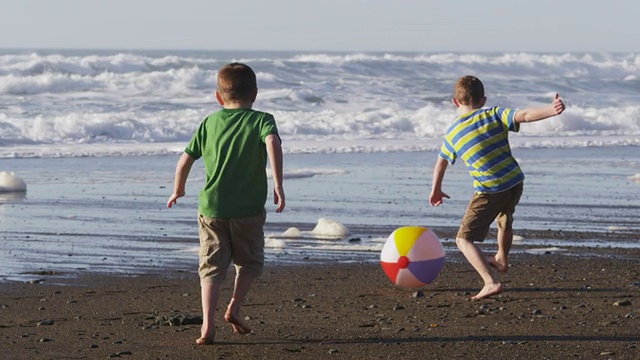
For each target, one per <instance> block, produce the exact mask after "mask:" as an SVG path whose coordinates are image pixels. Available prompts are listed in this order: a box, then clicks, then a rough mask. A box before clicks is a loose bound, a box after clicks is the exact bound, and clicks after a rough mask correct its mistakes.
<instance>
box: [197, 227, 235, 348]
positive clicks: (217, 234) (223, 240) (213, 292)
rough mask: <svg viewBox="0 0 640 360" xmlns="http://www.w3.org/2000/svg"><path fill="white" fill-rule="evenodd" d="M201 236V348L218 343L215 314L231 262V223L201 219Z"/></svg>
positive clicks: (199, 341) (198, 340)
mask: <svg viewBox="0 0 640 360" xmlns="http://www.w3.org/2000/svg"><path fill="white" fill-rule="evenodd" d="M198 224H199V225H198V230H199V234H200V252H199V268H198V274H199V276H200V294H201V300H202V327H201V330H200V338H198V339H197V340H196V344H198V345H208V344H213V342H214V340H215V314H216V308H217V306H218V301H219V299H220V288H221V287H222V283H223V281H224V278H225V276H226V272H227V269H228V268H229V264H230V263H231V246H230V236H229V229H228V224H227V221H226V220H225V219H215V218H208V217H205V216H202V215H200V216H199V217H198Z"/></svg>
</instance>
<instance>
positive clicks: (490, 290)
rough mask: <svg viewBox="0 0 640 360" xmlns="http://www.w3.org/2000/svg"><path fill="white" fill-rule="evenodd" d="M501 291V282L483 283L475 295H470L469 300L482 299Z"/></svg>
mask: <svg viewBox="0 0 640 360" xmlns="http://www.w3.org/2000/svg"><path fill="white" fill-rule="evenodd" d="M501 292H502V284H500V283H497V284H492V285H485V286H484V287H483V288H482V290H480V292H479V293H477V294H476V296H473V297H471V300H480V299H484V298H487V297H489V296H491V295H496V294H500V293H501Z"/></svg>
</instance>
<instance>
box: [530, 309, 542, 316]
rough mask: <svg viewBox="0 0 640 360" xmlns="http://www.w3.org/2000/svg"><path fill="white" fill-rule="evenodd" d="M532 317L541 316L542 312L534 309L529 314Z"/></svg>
mask: <svg viewBox="0 0 640 360" xmlns="http://www.w3.org/2000/svg"><path fill="white" fill-rule="evenodd" d="M531 313H532V314H533V315H541V314H542V310H540V309H535V310H533V311H532V312H531Z"/></svg>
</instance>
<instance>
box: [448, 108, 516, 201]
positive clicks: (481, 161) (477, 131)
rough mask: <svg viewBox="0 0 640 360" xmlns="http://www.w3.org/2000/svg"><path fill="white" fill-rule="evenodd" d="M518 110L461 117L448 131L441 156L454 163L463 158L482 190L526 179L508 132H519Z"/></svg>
mask: <svg viewBox="0 0 640 360" xmlns="http://www.w3.org/2000/svg"><path fill="white" fill-rule="evenodd" d="M516 111H517V110H516V109H506V108H500V107H493V108H489V109H478V110H475V111H473V112H470V113H468V114H465V115H463V116H460V117H459V118H458V119H457V120H456V122H455V123H453V125H451V127H449V129H448V130H447V135H446V136H445V139H444V143H443V144H442V147H441V148H440V154H439V156H440V157H441V158H443V159H445V160H447V161H448V162H449V163H451V164H452V165H453V164H454V163H455V162H456V159H457V158H461V159H462V160H464V162H465V164H467V168H468V169H469V174H470V175H471V177H473V187H474V188H475V191H476V192H479V193H492V192H500V191H505V190H508V189H510V188H512V187H514V186H515V185H517V184H519V183H521V182H522V181H523V180H524V174H523V173H522V170H521V169H520V166H519V165H518V162H517V161H516V159H515V158H514V157H513V155H511V147H510V146H509V139H508V135H509V131H514V132H517V131H518V130H520V124H518V123H516V122H515V114H516Z"/></svg>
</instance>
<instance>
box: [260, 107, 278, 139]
mask: <svg viewBox="0 0 640 360" xmlns="http://www.w3.org/2000/svg"><path fill="white" fill-rule="evenodd" d="M271 134H276V135H278V138H280V135H279V134H278V127H277V126H276V120H275V119H274V118H273V115H271V114H269V113H264V117H263V118H262V122H261V126H260V139H261V140H262V142H264V141H265V139H266V138H267V136H269V135H271ZM280 141H282V140H280Z"/></svg>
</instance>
